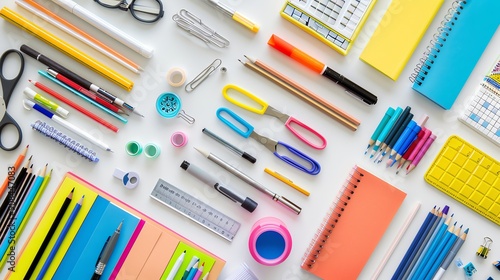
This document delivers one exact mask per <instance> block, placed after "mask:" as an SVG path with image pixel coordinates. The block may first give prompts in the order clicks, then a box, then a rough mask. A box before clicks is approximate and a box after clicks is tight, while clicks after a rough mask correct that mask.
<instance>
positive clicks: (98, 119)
mask: <svg viewBox="0 0 500 280" xmlns="http://www.w3.org/2000/svg"><path fill="white" fill-rule="evenodd" d="M29 82H30V83H32V84H33V85H35V86H36V87H37V88H39V89H41V90H43V91H45V92H46V93H48V94H50V95H52V96H54V97H55V98H57V99H59V100H61V101H62V102H64V103H66V104H68V105H69V106H70V107H72V108H74V109H76V110H77V111H79V112H80V113H82V114H84V115H86V116H87V117H89V118H91V119H93V120H94V121H96V122H98V123H100V124H102V125H103V126H105V127H107V128H109V129H111V130H112V131H113V132H118V127H116V126H114V125H113V124H112V123H109V122H108V121H106V120H104V119H103V118H101V117H99V116H97V115H96V114H94V113H92V112H90V111H89V110H87V109H85V108H83V107H82V106H80V105H78V104H76V103H75V102H73V101H71V100H70V99H68V98H66V97H64V96H62V95H61V94H59V93H57V92H56V91H54V90H52V89H51V88H49V87H47V86H46V85H44V84H42V83H40V82H37V81H32V80H29Z"/></svg>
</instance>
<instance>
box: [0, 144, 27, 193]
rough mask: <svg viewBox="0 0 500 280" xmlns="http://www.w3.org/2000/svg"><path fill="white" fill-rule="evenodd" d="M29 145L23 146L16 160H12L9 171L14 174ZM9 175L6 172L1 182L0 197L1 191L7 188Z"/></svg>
mask: <svg viewBox="0 0 500 280" xmlns="http://www.w3.org/2000/svg"><path fill="white" fill-rule="evenodd" d="M29 146H30V145H27V146H26V148H24V150H23V151H22V152H21V154H19V156H18V157H17V159H16V162H14V164H13V165H12V166H11V167H13V169H12V170H10V169H9V172H14V174H15V173H16V172H17V170H18V169H19V167H20V166H21V164H22V163H23V161H24V158H25V157H26V153H27V152H28V147H29ZM9 177H11V176H10V175H9V174H7V177H6V178H5V181H3V184H2V186H1V187H0V198H1V197H2V196H3V193H4V192H5V190H6V189H7V185H9V181H10V179H9ZM14 181H15V180H14Z"/></svg>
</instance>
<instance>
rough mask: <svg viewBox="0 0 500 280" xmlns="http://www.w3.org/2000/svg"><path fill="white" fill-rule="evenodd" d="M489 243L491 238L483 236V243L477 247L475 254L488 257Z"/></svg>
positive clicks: (491, 241)
mask: <svg viewBox="0 0 500 280" xmlns="http://www.w3.org/2000/svg"><path fill="white" fill-rule="evenodd" d="M491 243H493V240H492V239H491V238H489V237H485V238H484V243H483V245H481V246H479V249H477V252H476V255H478V256H480V257H482V258H484V259H486V258H487V257H488V253H489V252H490V250H491V249H490V247H491Z"/></svg>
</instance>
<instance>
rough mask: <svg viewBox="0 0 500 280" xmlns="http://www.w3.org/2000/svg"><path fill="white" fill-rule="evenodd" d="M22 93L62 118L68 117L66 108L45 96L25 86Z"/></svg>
mask: <svg viewBox="0 0 500 280" xmlns="http://www.w3.org/2000/svg"><path fill="white" fill-rule="evenodd" d="M24 94H26V96H27V97H28V98H30V99H32V100H35V101H36V102H38V103H40V104H41V105H43V106H45V107H46V108H47V109H49V110H51V111H52V112H54V113H56V114H58V115H59V116H61V117H63V118H67V117H68V114H69V112H68V110H66V109H64V108H63V107H61V106H59V105H58V104H57V103H55V102H53V101H51V100H49V99H47V98H46V97H45V96H43V95H41V94H39V93H37V92H35V91H34V90H32V89H31V88H29V87H27V88H25V89H24Z"/></svg>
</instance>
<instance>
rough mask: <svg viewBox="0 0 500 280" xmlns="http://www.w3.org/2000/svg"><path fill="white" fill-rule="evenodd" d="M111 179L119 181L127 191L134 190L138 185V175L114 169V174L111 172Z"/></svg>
mask: <svg viewBox="0 0 500 280" xmlns="http://www.w3.org/2000/svg"><path fill="white" fill-rule="evenodd" d="M113 177H115V178H117V179H120V181H121V182H122V184H123V186H124V187H125V188H127V189H134V188H135V187H137V185H139V181H140V179H139V174H137V173H135V172H124V171H123V170H120V169H118V168H116V169H115V172H113Z"/></svg>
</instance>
